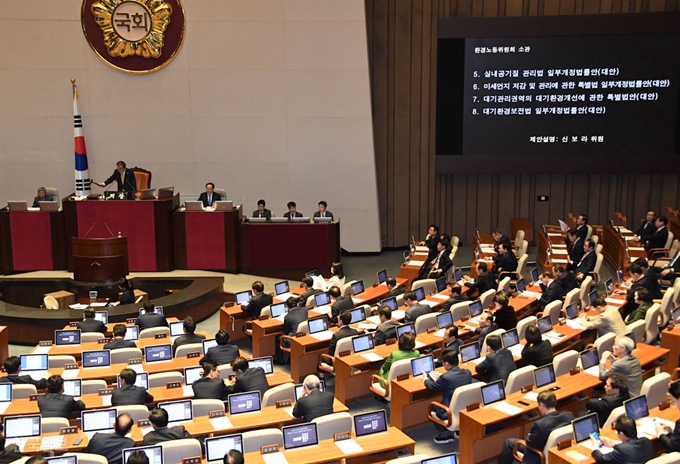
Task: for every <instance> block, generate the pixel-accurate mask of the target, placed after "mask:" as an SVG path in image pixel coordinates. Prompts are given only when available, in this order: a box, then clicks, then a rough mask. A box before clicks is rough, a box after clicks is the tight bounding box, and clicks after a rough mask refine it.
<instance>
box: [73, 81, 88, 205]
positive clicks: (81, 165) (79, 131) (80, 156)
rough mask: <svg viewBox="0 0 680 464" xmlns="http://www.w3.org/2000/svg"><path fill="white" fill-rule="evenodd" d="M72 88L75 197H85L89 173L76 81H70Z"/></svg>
mask: <svg viewBox="0 0 680 464" xmlns="http://www.w3.org/2000/svg"><path fill="white" fill-rule="evenodd" d="M71 85H72V87H73V145H74V148H75V174H76V195H78V196H85V195H89V194H90V192H91V188H90V183H91V179H90V172H89V170H88V166H87V149H86V148H85V137H84V136H83V120H82V118H81V117H80V111H78V87H76V80H75V79H71Z"/></svg>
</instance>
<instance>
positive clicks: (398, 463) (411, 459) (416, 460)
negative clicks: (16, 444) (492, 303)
mask: <svg viewBox="0 0 680 464" xmlns="http://www.w3.org/2000/svg"><path fill="white" fill-rule="evenodd" d="M425 459H430V456H428V455H427V454H413V455H411V456H404V457H401V458H397V459H390V460H389V461H387V462H386V463H385V464H420V463H421V462H423V461H424V460H425ZM15 462H16V461H15Z"/></svg>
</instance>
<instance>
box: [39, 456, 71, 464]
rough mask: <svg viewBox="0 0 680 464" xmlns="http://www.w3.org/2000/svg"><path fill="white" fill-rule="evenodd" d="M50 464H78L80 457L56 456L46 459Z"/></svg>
mask: <svg viewBox="0 0 680 464" xmlns="http://www.w3.org/2000/svg"><path fill="white" fill-rule="evenodd" d="M45 461H47V462H48V463H49V464H78V456H54V457H51V458H45Z"/></svg>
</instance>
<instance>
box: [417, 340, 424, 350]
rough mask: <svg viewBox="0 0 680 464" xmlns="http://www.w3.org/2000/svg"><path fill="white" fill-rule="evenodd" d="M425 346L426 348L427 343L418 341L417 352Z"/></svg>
mask: <svg viewBox="0 0 680 464" xmlns="http://www.w3.org/2000/svg"><path fill="white" fill-rule="evenodd" d="M424 346H425V343H423V342H419V341H416V350H419V349H421V348H422V347H424Z"/></svg>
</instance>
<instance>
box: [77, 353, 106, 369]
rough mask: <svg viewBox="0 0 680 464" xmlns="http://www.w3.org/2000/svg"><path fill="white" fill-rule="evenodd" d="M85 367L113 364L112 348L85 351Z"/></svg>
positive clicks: (83, 355)
mask: <svg viewBox="0 0 680 464" xmlns="http://www.w3.org/2000/svg"><path fill="white" fill-rule="evenodd" d="M82 360H83V368H88V367H109V366H111V350H93V351H83V354H82Z"/></svg>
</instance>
